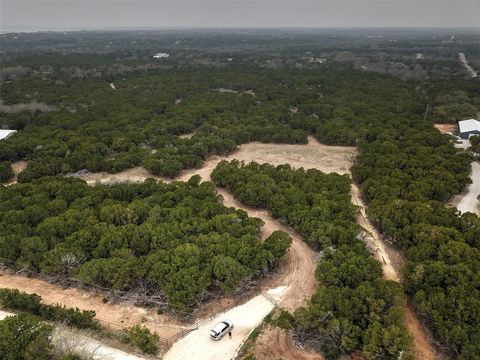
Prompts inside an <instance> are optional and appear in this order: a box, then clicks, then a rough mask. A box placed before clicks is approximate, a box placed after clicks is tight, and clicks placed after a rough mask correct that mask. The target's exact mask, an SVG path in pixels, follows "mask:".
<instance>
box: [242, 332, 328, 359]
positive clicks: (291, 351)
mask: <svg viewBox="0 0 480 360" xmlns="http://www.w3.org/2000/svg"><path fill="white" fill-rule="evenodd" d="M251 353H252V354H253V355H255V357H256V358H257V359H258V360H278V359H282V360H323V359H324V358H323V356H321V355H320V354H317V353H313V352H308V351H306V350H303V349H300V348H298V347H297V346H295V344H294V343H293V342H292V339H291V338H290V336H288V332H287V331H286V330H283V329H279V328H273V327H266V328H264V329H263V330H262V333H261V334H260V335H259V336H258V338H257V341H256V342H255V347H254V348H253V349H252V351H251Z"/></svg>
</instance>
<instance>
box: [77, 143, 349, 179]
mask: <svg viewBox="0 0 480 360" xmlns="http://www.w3.org/2000/svg"><path fill="white" fill-rule="evenodd" d="M190 135H193V134H185V135H183V136H184V137H187V136H190ZM356 155H357V149H356V148H354V147H348V146H329V145H324V144H321V143H319V142H318V140H316V139H315V138H314V137H312V136H310V137H309V138H308V144H306V145H288V144H264V143H259V142H251V143H248V144H243V145H240V146H239V147H238V149H237V150H236V151H235V152H233V153H232V154H230V155H228V156H223V157H222V156H217V155H214V156H210V157H209V158H207V159H206V160H205V162H204V163H203V165H202V167H201V168H199V169H188V170H185V171H183V172H182V173H181V174H180V176H179V177H177V178H176V179H175V180H188V179H189V178H190V177H191V176H193V175H200V176H201V177H202V179H203V181H207V180H210V174H211V172H212V171H213V169H215V167H216V166H217V164H218V163H219V162H220V161H222V160H227V161H231V160H233V159H236V160H239V161H245V162H251V161H256V162H258V163H269V164H272V165H281V164H290V165H291V166H292V167H295V168H301V167H303V168H305V169H318V170H321V171H323V172H325V173H331V172H336V173H338V174H349V173H350V167H351V166H352V163H353V159H354V158H355V156H356ZM78 177H80V178H81V179H84V180H85V181H86V182H87V183H88V184H95V183H97V182H98V183H102V184H108V183H114V182H124V181H130V182H135V181H143V180H145V179H147V178H153V179H157V180H162V181H171V180H169V179H166V178H163V177H161V176H155V175H152V174H150V173H149V172H148V171H147V170H146V169H145V168H143V167H141V166H137V167H134V168H131V169H127V170H124V171H121V172H118V173H116V174H110V173H107V172H97V173H85V174H81V175H79V176H78Z"/></svg>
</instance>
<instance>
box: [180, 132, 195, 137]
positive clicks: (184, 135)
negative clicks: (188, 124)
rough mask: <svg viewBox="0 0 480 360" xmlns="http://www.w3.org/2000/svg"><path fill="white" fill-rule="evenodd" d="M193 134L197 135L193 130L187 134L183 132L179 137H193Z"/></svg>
mask: <svg viewBox="0 0 480 360" xmlns="http://www.w3.org/2000/svg"><path fill="white" fill-rule="evenodd" d="M193 135H195V132H191V133H187V134H182V135H179V136H178V137H179V138H180V139H191V138H192V136H193Z"/></svg>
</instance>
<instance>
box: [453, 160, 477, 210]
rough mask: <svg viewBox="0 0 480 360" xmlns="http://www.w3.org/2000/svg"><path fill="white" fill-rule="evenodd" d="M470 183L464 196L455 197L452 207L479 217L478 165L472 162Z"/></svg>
mask: <svg viewBox="0 0 480 360" xmlns="http://www.w3.org/2000/svg"><path fill="white" fill-rule="evenodd" d="M471 178H472V183H471V184H470V185H469V186H468V189H467V191H466V192H465V193H464V194H460V195H457V196H456V197H455V198H454V200H453V205H454V206H455V207H456V208H457V209H458V210H459V211H460V212H461V213H465V212H468V211H469V212H472V213H474V214H477V215H478V216H480V207H479V205H480V204H479V202H478V196H479V195H480V163H479V162H478V161H474V162H472V176H471Z"/></svg>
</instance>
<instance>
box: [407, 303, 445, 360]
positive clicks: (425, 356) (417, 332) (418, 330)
mask: <svg viewBox="0 0 480 360" xmlns="http://www.w3.org/2000/svg"><path fill="white" fill-rule="evenodd" d="M404 311H405V324H406V325H407V328H408V331H409V332H410V335H412V337H413V338H414V342H413V351H414V353H415V359H419V360H435V359H437V356H436V353H435V350H434V349H433V347H432V345H431V343H430V341H429V339H428V337H427V333H426V331H425V329H424V328H423V326H422V324H421V323H420V321H419V320H418V318H417V316H416V315H415V313H414V312H413V308H412V306H411V305H410V303H409V302H407V303H406V304H405V307H404Z"/></svg>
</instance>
